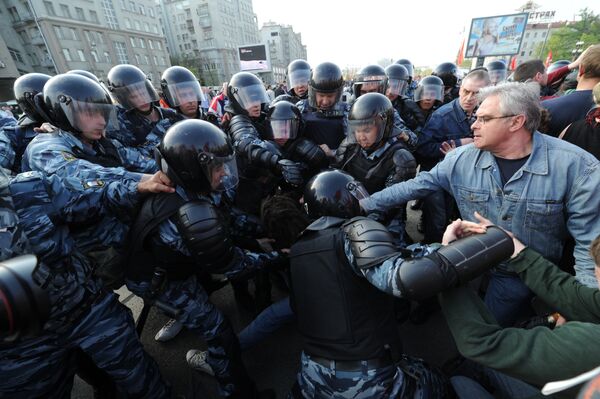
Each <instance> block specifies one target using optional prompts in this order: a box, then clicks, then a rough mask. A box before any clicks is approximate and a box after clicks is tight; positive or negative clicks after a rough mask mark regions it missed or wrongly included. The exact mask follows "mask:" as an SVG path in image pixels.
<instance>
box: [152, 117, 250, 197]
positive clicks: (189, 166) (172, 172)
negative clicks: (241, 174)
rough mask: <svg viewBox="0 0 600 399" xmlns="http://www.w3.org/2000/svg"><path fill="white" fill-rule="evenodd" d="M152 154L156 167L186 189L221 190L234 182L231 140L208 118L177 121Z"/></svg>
mask: <svg viewBox="0 0 600 399" xmlns="http://www.w3.org/2000/svg"><path fill="white" fill-rule="evenodd" d="M155 157H156V163H157V165H158V166H159V168H160V170H161V171H162V172H163V173H165V174H166V175H167V176H169V178H170V179H171V180H172V181H173V182H175V184H177V185H178V186H181V187H183V188H185V189H186V190H190V191H193V192H198V193H209V192H211V191H224V190H228V189H230V188H233V187H235V186H236V185H237V183H238V172H237V166H236V162H235V152H234V150H233V146H232V145H231V141H230V140H229V137H227V135H226V134H225V133H223V131H222V130H221V129H219V128H218V127H216V126H215V125H213V124H212V123H210V122H206V121H203V120H200V119H186V120H184V121H181V122H177V123H176V124H174V125H173V126H171V127H170V128H169V130H167V133H166V134H165V137H164V138H163V140H162V141H161V143H160V144H159V145H158V147H157V148H156V150H155Z"/></svg>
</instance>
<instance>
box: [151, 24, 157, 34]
mask: <svg viewBox="0 0 600 399" xmlns="http://www.w3.org/2000/svg"><path fill="white" fill-rule="evenodd" d="M152 30H153V31H154V33H156V34H157V35H158V26H156V25H152Z"/></svg>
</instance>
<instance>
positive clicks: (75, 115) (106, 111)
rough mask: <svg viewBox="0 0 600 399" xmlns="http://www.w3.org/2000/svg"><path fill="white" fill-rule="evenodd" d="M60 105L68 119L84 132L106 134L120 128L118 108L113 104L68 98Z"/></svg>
mask: <svg viewBox="0 0 600 399" xmlns="http://www.w3.org/2000/svg"><path fill="white" fill-rule="evenodd" d="M60 106H61V108H62V110H63V112H64V114H65V116H66V117H67V120H68V121H69V123H70V124H71V126H73V127H74V128H75V129H77V130H78V131H79V132H82V133H92V134H93V133H96V134H100V133H102V134H104V132H105V131H106V130H116V129H118V128H119V121H118V119H117V109H116V107H115V106H114V105H112V104H98V103H92V102H85V101H77V100H72V99H67V100H66V101H65V102H61V103H60Z"/></svg>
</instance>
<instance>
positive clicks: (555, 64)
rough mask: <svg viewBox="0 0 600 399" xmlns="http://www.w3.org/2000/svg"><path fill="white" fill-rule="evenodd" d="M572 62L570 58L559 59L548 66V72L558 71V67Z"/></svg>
mask: <svg viewBox="0 0 600 399" xmlns="http://www.w3.org/2000/svg"><path fill="white" fill-rule="evenodd" d="M570 63H571V61H569V60H558V61H556V62H553V63H552V64H550V66H549V67H548V69H547V70H546V72H547V73H550V72H553V71H556V70H557V69H558V68H562V67H564V66H566V65H569V64H570Z"/></svg>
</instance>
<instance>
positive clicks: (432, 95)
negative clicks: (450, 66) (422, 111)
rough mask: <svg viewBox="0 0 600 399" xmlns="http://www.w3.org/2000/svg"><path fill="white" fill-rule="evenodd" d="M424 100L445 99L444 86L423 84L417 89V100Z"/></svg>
mask: <svg viewBox="0 0 600 399" xmlns="http://www.w3.org/2000/svg"><path fill="white" fill-rule="evenodd" d="M422 100H436V101H443V100H444V88H443V87H441V86H438V85H423V86H419V87H417V90H416V91H415V102H418V101H422Z"/></svg>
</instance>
